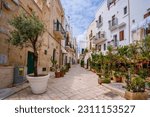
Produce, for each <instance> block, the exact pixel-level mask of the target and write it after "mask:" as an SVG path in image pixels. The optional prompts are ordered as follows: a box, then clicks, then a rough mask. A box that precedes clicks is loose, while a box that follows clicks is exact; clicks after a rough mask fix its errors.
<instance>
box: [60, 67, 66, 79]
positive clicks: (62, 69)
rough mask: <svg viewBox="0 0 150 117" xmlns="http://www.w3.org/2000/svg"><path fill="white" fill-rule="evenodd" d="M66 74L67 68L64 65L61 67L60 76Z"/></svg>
mask: <svg viewBox="0 0 150 117" xmlns="http://www.w3.org/2000/svg"><path fill="white" fill-rule="evenodd" d="M64 74H65V68H64V66H62V67H61V69H60V77H64Z"/></svg>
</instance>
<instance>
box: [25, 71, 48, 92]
mask: <svg viewBox="0 0 150 117" xmlns="http://www.w3.org/2000/svg"><path fill="white" fill-rule="evenodd" d="M49 77H50V74H48V75H46V76H39V77H31V76H29V75H27V80H28V81H29V84H30V87H31V90H32V92H33V93H34V94H42V93H44V92H46V90H47V84H48V79H49Z"/></svg>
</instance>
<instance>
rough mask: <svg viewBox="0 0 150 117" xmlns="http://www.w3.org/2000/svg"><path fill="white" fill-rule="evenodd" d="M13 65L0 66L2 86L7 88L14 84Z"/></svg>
mask: <svg viewBox="0 0 150 117" xmlns="http://www.w3.org/2000/svg"><path fill="white" fill-rule="evenodd" d="M13 74H14V67H13V66H0V88H7V87H11V86H12V85H13Z"/></svg>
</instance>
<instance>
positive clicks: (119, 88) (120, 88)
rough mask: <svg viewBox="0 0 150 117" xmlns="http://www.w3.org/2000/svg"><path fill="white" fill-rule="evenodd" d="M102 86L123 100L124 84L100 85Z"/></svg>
mask: <svg viewBox="0 0 150 117" xmlns="http://www.w3.org/2000/svg"><path fill="white" fill-rule="evenodd" d="M102 86H104V87H106V88H108V89H110V90H112V91H113V92H115V93H117V94H118V95H120V96H121V97H123V98H124V95H125V90H126V89H125V88H123V86H124V84H123V83H110V84H104V83H103V84H102Z"/></svg>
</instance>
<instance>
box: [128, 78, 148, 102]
mask: <svg viewBox="0 0 150 117" xmlns="http://www.w3.org/2000/svg"><path fill="white" fill-rule="evenodd" d="M126 88H127V90H126V91H125V98H126V99H128V100H147V98H148V93H147V92H146V91H145V80H144V79H142V78H141V77H135V78H132V79H131V81H129V82H128V83H127V87H126Z"/></svg>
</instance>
